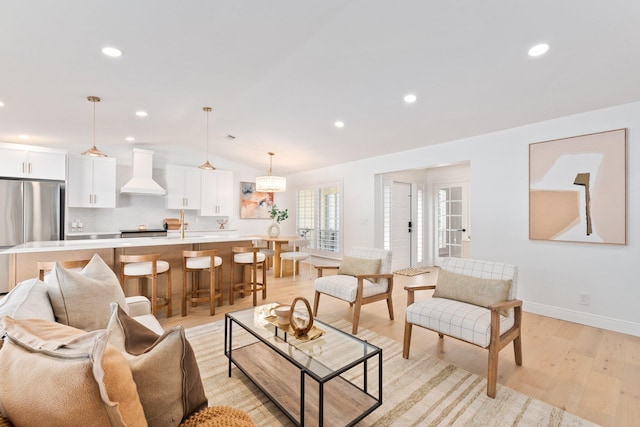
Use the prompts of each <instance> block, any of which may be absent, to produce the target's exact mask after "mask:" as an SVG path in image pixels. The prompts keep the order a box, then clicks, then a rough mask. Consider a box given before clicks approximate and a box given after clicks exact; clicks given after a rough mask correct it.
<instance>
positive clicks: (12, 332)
mask: <svg viewBox="0 0 640 427" xmlns="http://www.w3.org/2000/svg"><path fill="white" fill-rule="evenodd" d="M0 337H1V338H2V339H0V378H2V381H0V412H1V414H2V416H3V417H4V419H3V420H2V422H4V423H7V424H8V423H9V422H11V423H13V424H14V425H16V426H20V425H42V423H43V420H46V424H47V425H49V426H63V425H65V426H69V425H106V426H147V425H149V426H163V427H165V426H178V425H181V423H183V422H186V421H187V420H189V419H192V420H193V419H194V418H193V417H194V416H195V415H197V416H199V417H200V418H202V417H203V416H204V417H205V418H206V417H208V416H214V415H215V416H218V414H219V413H220V411H219V410H218V409H212V408H207V406H208V401H207V398H206V396H205V394H204V387H203V385H202V381H201V378H200V372H199V369H198V365H197V362H196V359H195V354H194V353H193V350H192V349H191V346H190V344H189V342H188V341H187V339H186V337H185V333H184V329H183V328H182V327H181V326H177V327H174V328H171V329H170V330H167V331H164V330H163V328H162V326H161V325H160V323H159V322H158V320H157V319H156V318H155V317H154V316H153V315H151V304H150V302H149V300H148V299H146V298H145V297H141V296H135V297H128V298H127V297H125V296H124V293H123V292H122V288H121V287H120V284H119V281H118V279H117V276H116V275H115V273H113V271H112V270H111V269H110V267H109V266H108V265H107V264H106V263H104V261H103V260H102V259H101V258H100V257H99V256H97V255H95V256H94V257H93V258H92V259H91V261H90V262H89V263H88V264H87V265H86V266H85V267H84V268H83V269H82V270H81V271H79V272H77V271H72V270H67V269H65V268H64V267H62V266H61V265H59V264H56V266H55V268H54V269H53V270H52V271H51V273H50V274H49V276H48V277H47V278H46V279H45V280H44V281H41V280H39V279H37V278H35V279H29V280H26V281H24V282H21V283H20V284H18V285H17V286H16V287H15V288H14V289H12V290H11V292H10V293H9V294H7V295H6V296H5V297H3V298H2V299H0ZM218 408H219V407H218ZM223 412H224V413H225V414H226V413H227V412H228V411H223ZM232 412H233V411H232ZM239 412H240V413H241V412H242V411H239ZM233 413H234V414H237V413H238V411H235V412H233ZM240 415H242V414H240ZM242 417H245V418H246V414H245V415H242ZM0 418H1V417H0ZM241 421H242V422H238V423H235V424H230V425H253V423H252V422H251V419H250V418H249V419H248V420H244V419H243V420H241ZM0 425H3V424H1V423H0ZM190 425H197V423H196V424H193V423H192V424H190Z"/></svg>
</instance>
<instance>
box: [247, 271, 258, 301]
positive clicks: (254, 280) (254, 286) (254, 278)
mask: <svg viewBox="0 0 640 427" xmlns="http://www.w3.org/2000/svg"><path fill="white" fill-rule="evenodd" d="M249 286H251V288H250V289H251V294H252V296H253V306H254V307H255V306H256V305H258V266H257V265H256V264H253V267H252V268H251V284H250V285H249Z"/></svg>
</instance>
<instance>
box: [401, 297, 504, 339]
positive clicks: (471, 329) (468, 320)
mask: <svg viewBox="0 0 640 427" xmlns="http://www.w3.org/2000/svg"><path fill="white" fill-rule="evenodd" d="M407 322H409V323H413V324H414V325H418V326H422V327H424V328H428V329H432V330H434V331H437V332H441V333H443V334H446V335H450V336H452V337H455V338H459V339H462V340H464V341H468V342H470V343H473V344H476V345H479V346H480V347H484V348H486V347H488V346H489V341H490V339H491V311H490V310H489V309H487V308H483V307H479V306H477V305H473V304H468V303H465V302H461V301H455V300H450V299H445V298H430V299H427V300H421V301H418V302H415V303H413V304H411V305H410V306H409V307H407ZM513 322H514V318H513V316H509V317H505V316H500V334H503V333H504V332H506V331H507V330H509V328H511V327H512V326H513Z"/></svg>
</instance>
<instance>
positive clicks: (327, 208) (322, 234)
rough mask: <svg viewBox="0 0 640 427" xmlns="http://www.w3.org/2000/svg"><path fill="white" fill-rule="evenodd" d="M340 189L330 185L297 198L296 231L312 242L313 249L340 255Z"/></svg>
mask: <svg viewBox="0 0 640 427" xmlns="http://www.w3.org/2000/svg"><path fill="white" fill-rule="evenodd" d="M340 193H341V191H340V185H339V183H329V184H322V185H317V186H310V187H306V188H304V189H300V190H298V192H297V197H296V201H297V202H296V231H297V234H298V235H299V236H302V237H304V238H306V239H309V240H310V241H311V244H310V248H312V249H316V251H318V252H327V253H328V254H335V253H340V252H341V248H342V241H341V239H342V237H341V236H340V217H341V215H340Z"/></svg>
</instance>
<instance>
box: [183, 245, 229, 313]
mask: <svg viewBox="0 0 640 427" xmlns="http://www.w3.org/2000/svg"><path fill="white" fill-rule="evenodd" d="M217 254H218V251H216V250H208V251H183V252H182V315H183V316H186V315H187V301H189V302H191V306H192V307H195V306H196V304H197V303H199V302H207V301H208V302H209V314H210V315H211V316H213V315H214V314H216V300H218V305H222V269H221V268H218V267H220V266H221V265H222V258H220V257H219V256H216V255H217ZM201 271H209V288H207V289H200V279H199V277H200V272H201ZM188 273H191V277H192V280H191V291H188V290H187V287H188V286H187V275H188ZM218 273H219V274H220V277H219V278H218V280H216V274H218ZM216 283H218V284H219V285H217V286H216Z"/></svg>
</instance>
